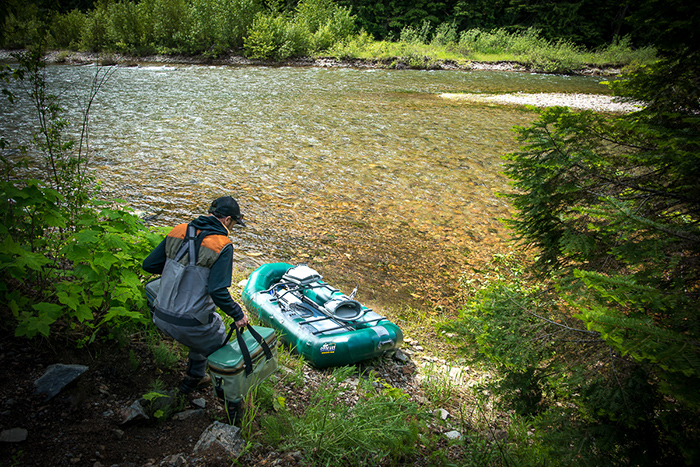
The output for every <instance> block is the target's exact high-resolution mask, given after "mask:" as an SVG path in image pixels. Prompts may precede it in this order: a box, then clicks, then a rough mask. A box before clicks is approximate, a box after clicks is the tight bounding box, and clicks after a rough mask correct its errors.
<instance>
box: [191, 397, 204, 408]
mask: <svg viewBox="0 0 700 467" xmlns="http://www.w3.org/2000/svg"><path fill="white" fill-rule="evenodd" d="M192 405H194V406H195V407H197V408H200V409H203V408H205V407H206V406H207V401H206V400H205V399H204V398H203V397H200V398H199V399H195V400H193V401H192Z"/></svg>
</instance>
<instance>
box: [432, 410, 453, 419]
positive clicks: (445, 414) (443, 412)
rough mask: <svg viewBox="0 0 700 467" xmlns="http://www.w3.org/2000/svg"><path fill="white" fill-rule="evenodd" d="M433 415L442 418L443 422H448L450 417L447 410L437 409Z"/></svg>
mask: <svg viewBox="0 0 700 467" xmlns="http://www.w3.org/2000/svg"><path fill="white" fill-rule="evenodd" d="M433 415H435V416H436V417H440V419H441V420H447V419H448V417H449V416H450V413H449V412H448V411H447V410H445V409H437V410H435V411H433Z"/></svg>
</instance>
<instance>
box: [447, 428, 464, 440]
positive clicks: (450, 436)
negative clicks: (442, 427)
mask: <svg viewBox="0 0 700 467" xmlns="http://www.w3.org/2000/svg"><path fill="white" fill-rule="evenodd" d="M445 436H446V437H447V439H462V433H460V432H459V431H457V430H452V431H448V432H447V433H445Z"/></svg>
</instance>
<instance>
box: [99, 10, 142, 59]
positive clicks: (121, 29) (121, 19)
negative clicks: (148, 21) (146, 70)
mask: <svg viewBox="0 0 700 467" xmlns="http://www.w3.org/2000/svg"><path fill="white" fill-rule="evenodd" d="M108 16H109V23H108V37H109V41H110V45H112V44H113V45H114V46H115V47H116V49H117V50H121V51H123V52H135V51H137V50H139V49H141V48H142V47H143V46H144V45H145V44H144V43H143V39H144V37H145V33H144V22H143V19H142V17H141V13H140V11H139V7H138V6H137V4H136V3H132V2H127V1H120V2H119V3H114V4H112V5H111V6H110V8H109V14H108Z"/></svg>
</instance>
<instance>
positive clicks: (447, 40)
mask: <svg viewBox="0 0 700 467" xmlns="http://www.w3.org/2000/svg"><path fill="white" fill-rule="evenodd" d="M457 38H458V36H457V25H456V24H455V22H454V21H453V22H451V23H442V24H440V25H439V26H438V27H437V28H436V29H435V35H434V36H433V39H432V40H431V41H430V43H431V44H432V45H436V46H445V45H449V44H453V43H455V42H457Z"/></svg>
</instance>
